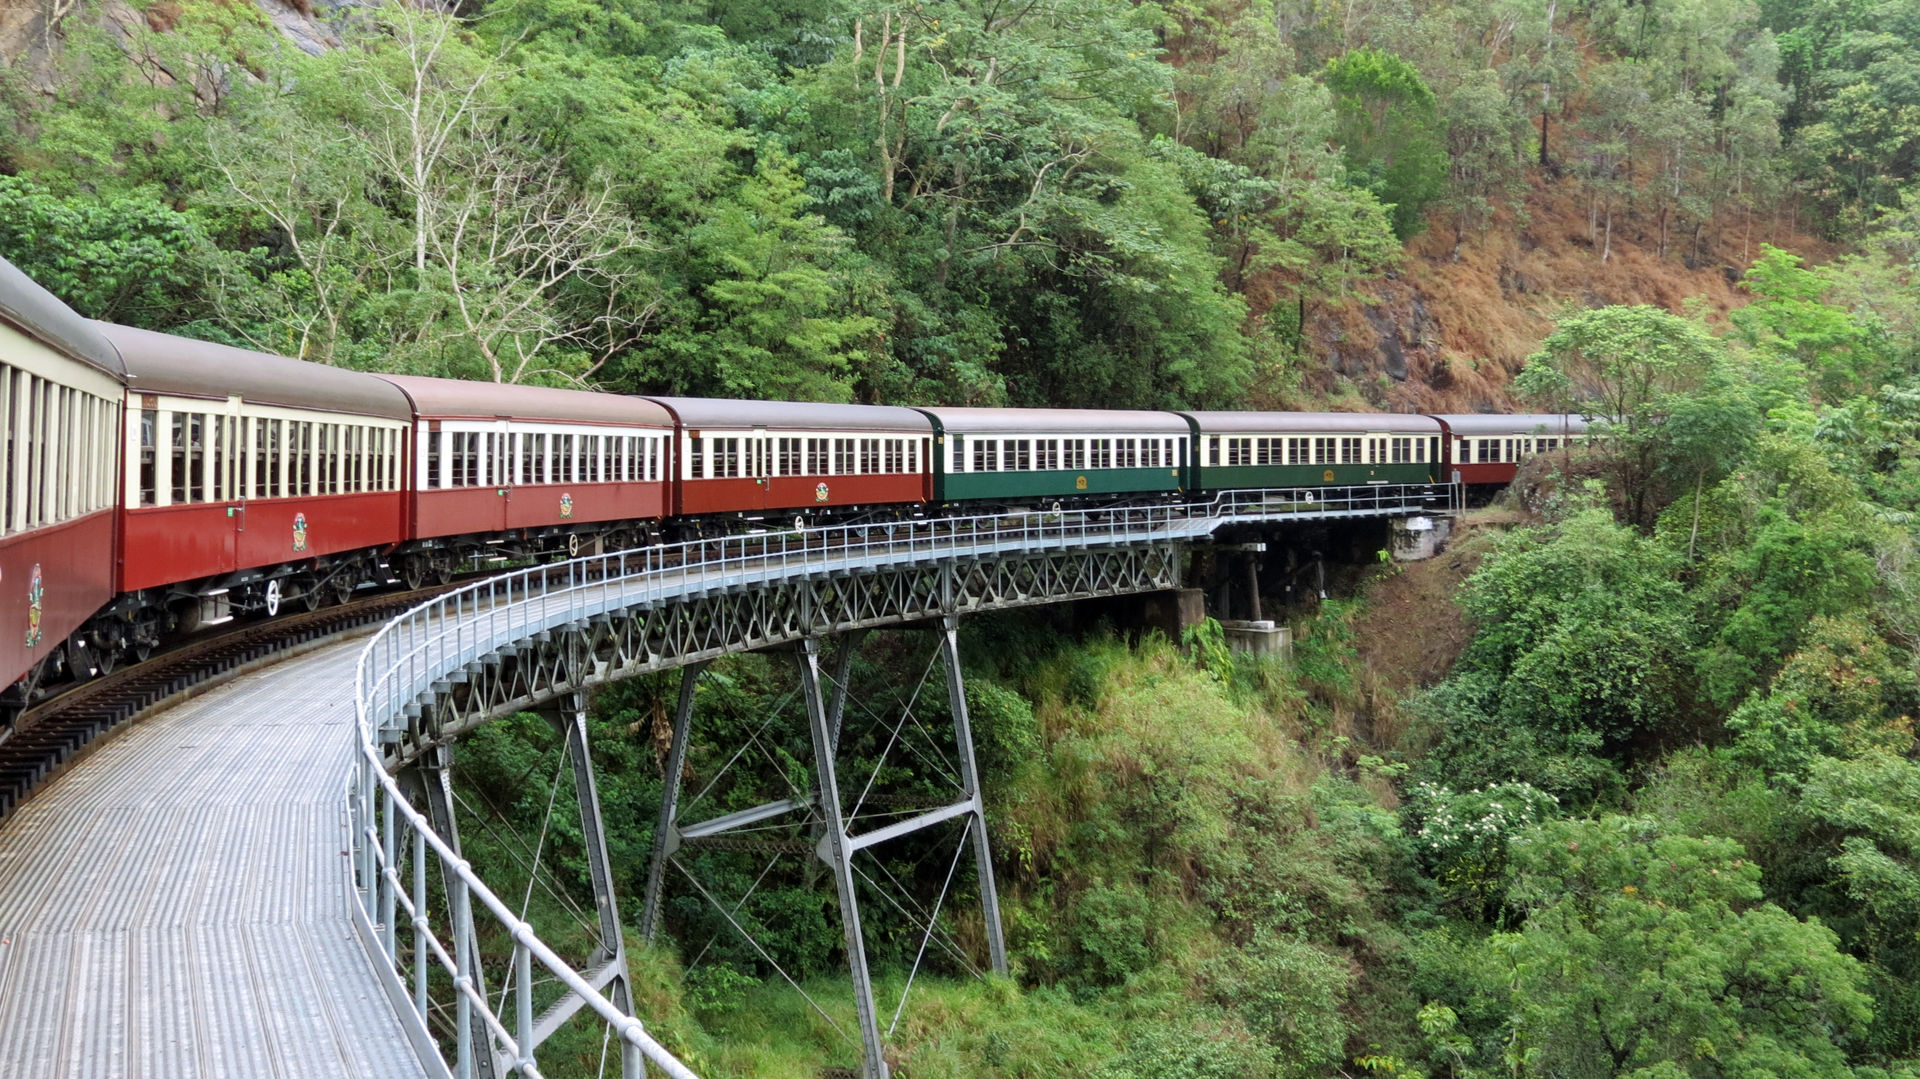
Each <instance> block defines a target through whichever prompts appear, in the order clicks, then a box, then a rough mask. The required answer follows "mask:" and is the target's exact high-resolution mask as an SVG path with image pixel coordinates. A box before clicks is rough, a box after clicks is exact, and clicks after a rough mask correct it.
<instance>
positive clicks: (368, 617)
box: [0, 582, 465, 820]
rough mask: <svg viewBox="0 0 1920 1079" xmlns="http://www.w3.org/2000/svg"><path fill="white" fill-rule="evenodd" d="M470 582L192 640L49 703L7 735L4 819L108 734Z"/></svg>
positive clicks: (0, 743)
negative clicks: (174, 702) (185, 698)
mask: <svg viewBox="0 0 1920 1079" xmlns="http://www.w3.org/2000/svg"><path fill="white" fill-rule="evenodd" d="M463 583H465V582H457V583H454V584H448V585H440V586H435V587H432V588H424V589H420V590H418V591H411V592H385V593H381V594H379V595H374V596H368V597H366V598H365V599H359V600H354V601H352V602H349V603H345V604H342V605H340V606H337V607H326V608H322V609H321V610H318V611H311V612H308V613H305V614H295V615H287V616H284V617H281V618H276V619H272V620H270V621H265V622H257V623H249V624H247V625H243V626H240V627H237V628H234V629H230V630H228V631H226V632H224V633H220V634H217V635H214V636H211V637H205V638H197V639H193V640H188V641H186V642H183V643H182V644H180V645H178V646H177V647H175V648H172V649H170V650H168V651H166V652H162V653H160V654H158V655H155V656H154V657H153V658H151V659H149V660H147V661H146V662H144V663H139V664H135V665H133V666H130V667H122V668H120V669H119V670H116V671H113V672H112V673H110V674H105V675H101V676H99V677H96V678H93V679H90V680H89V681H86V682H82V683H80V684H79V685H76V686H74V687H73V688H71V689H69V690H67V691H66V692H64V693H61V694H60V695H59V696H57V697H53V698H50V699H48V700H46V701H44V702H42V703H41V704H39V705H36V706H35V707H34V708H33V709H32V710H31V711H28V712H26V713H25V714H23V715H22V716H21V717H20V721H19V723H18V724H17V725H16V726H15V727H14V728H12V729H11V730H9V731H5V732H0V820H4V819H5V818H6V817H7V816H8V815H10V814H11V813H12V812H13V811H14V809H15V808H17V807H18V806H19V805H20V803H22V802H24V801H25V800H26V799H27V798H28V797H29V796H31V795H32V794H33V792H34V791H36V790H38V789H39V788H40V787H41V786H43V785H44V784H45V783H46V782H47V781H48V780H49V779H51V778H53V777H54V776H56V775H58V774H60V773H61V772H62V771H64V770H65V769H66V768H67V767H69V766H71V765H72V764H73V763H74V762H75V761H77V760H79V759H80V758H81V757H82V756H84V755H85V754H86V753H87V752H88V751H89V750H91V749H92V748H93V747H94V746H96V745H97V744H98V743H99V741H100V740H101V739H102V738H104V737H105V736H107V735H109V734H112V733H114V732H116V731H118V730H121V729H122V728H124V727H125V726H126V725H127V724H129V723H131V722H133V721H134V720H137V719H139V718H140V717H141V716H143V715H146V714H147V713H149V712H152V711H154V710H155V709H157V708H159V707H160V706H162V705H164V704H166V703H168V702H171V701H174V700H177V699H179V698H180V697H181V696H182V695H187V696H191V695H194V694H196V693H200V692H204V691H205V690H207V689H210V688H212V687H214V686H217V685H220V684H221V683H223V682H225V681H227V680H229V679H231V678H234V677H236V676H238V675H241V674H245V673H246V672H248V671H251V670H254V669H256V668H258V667H261V666H264V665H266V664H268V663H273V662H277V661H279V660H282V659H286V658H289V657H291V656H295V655H299V654H300V653H301V652H304V651H306V650H308V649H311V648H314V647H317V646H318V645H320V644H322V643H324V642H326V641H329V640H331V639H333V638H334V637H337V636H339V635H340V634H343V633H348V632H351V631H353V630H356V629H364V628H370V627H373V626H376V625H378V624H380V623H381V622H384V621H385V620H387V619H389V618H392V617H393V616H394V615H397V614H400V613H401V612H403V611H406V610H408V609H409V608H411V607H413V606H415V605H417V604H419V603H422V602H425V601H426V600H429V599H432V598H433V597H434V596H437V595H439V594H441V593H443V592H447V591H451V590H452V589H454V588H458V587H460V585H461V584H463Z"/></svg>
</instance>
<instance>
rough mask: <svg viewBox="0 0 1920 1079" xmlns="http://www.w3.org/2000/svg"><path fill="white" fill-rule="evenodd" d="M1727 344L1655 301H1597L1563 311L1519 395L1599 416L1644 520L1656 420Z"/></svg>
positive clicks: (1634, 512) (1632, 513)
mask: <svg viewBox="0 0 1920 1079" xmlns="http://www.w3.org/2000/svg"><path fill="white" fill-rule="evenodd" d="M1725 355H1726V347H1725V345H1724V344H1722V343H1721V342H1720V340H1719V339H1717V338H1715V337H1714V336H1713V335H1712V334H1710V333H1708V332H1707V331H1706V330H1705V329H1704V328H1702V327H1701V326H1700V325H1698V324H1697V323H1694V322H1691V321H1689V320H1687V319H1684V318H1681V317H1680V316H1678V315H1673V314H1669V313H1667V312H1665V311H1662V310H1660V309H1659V308H1656V307H1648V306H1644V305H1639V306H1633V307H1621V306H1615V307H1602V308H1597V309H1595V310H1592V311H1583V312H1581V313H1579V314H1576V315H1573V316H1570V317H1568V318H1564V319H1561V320H1560V322H1559V324H1558V325H1557V326H1555V327H1554V331H1553V333H1552V334H1550V335H1548V337H1547V339H1546V340H1545V341H1544V342H1542V343H1541V346H1540V351H1538V352H1536V353H1534V354H1533V355H1532V356H1529V357H1528V358H1527V365H1526V367H1525V368H1524V369H1523V370H1522V371H1521V372H1520V374H1519V376H1518V377H1516V378H1515V379H1514V388H1515V389H1516V390H1517V391H1519V392H1520V393H1521V394H1522V395H1524V396H1526V397H1528V398H1531V399H1532V400H1535V401H1538V402H1540V403H1542V404H1544V405H1546V406H1548V407H1549V408H1552V409H1554V410H1556V411H1560V410H1572V411H1579V412H1582V413H1584V414H1585V415H1587V416H1588V417H1589V418H1590V419H1595V420H1598V421H1599V422H1598V424H1597V425H1596V429H1595V431H1594V432H1593V436H1592V441H1595V442H1597V443H1598V444H1600V445H1601V446H1602V447H1604V449H1605V452H1606V453H1607V454H1608V456H1609V457H1610V458H1611V460H1612V462H1613V466H1614V473H1615V479H1616V482H1617V483H1618V484H1619V489H1620V493H1621V496H1622V497H1623V499H1624V500H1625V502H1626V505H1627V517H1628V519H1629V520H1631V521H1635V522H1642V523H1645V522H1649V521H1650V514H1649V510H1650V509H1651V505H1650V502H1649V497H1650V494H1651V492H1650V490H1649V483H1650V481H1651V480H1652V478H1653V476H1654V474H1655V471H1656V469H1657V468H1658V467H1659V465H1660V460H1661V450H1662V449H1663V439H1662V437H1661V431H1660V428H1661V424H1662V423H1663V422H1664V421H1665V419H1666V417H1667V416H1668V414H1669V413H1671V412H1672V410H1673V408H1674V405H1675V403H1676V400H1677V398H1678V396H1679V395H1681V394H1683V393H1686V392H1688V391H1691V390H1694V389H1696V388H1698V387H1699V386H1700V384H1701V383H1702V382H1703V381H1704V380H1705V379H1706V377H1707V376H1708V374H1709V372H1711V371H1712V370H1713V369H1714V367H1715V365H1716V364H1718V363H1720V362H1721V361H1723V360H1724V358H1725Z"/></svg>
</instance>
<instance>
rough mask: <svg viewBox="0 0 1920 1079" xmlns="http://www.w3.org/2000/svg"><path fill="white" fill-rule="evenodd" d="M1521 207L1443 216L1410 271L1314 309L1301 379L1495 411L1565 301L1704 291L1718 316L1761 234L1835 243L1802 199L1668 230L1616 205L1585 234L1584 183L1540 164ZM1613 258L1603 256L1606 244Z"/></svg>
mask: <svg viewBox="0 0 1920 1079" xmlns="http://www.w3.org/2000/svg"><path fill="white" fill-rule="evenodd" d="M1528 183H1529V186H1528V191H1527V196H1526V200H1525V212H1524V214H1522V215H1519V216H1517V217H1516V215H1514V214H1511V213H1503V214H1501V215H1499V216H1498V217H1496V218H1495V219H1494V221H1493V222H1492V223H1491V224H1490V225H1489V227H1488V228H1487V229H1486V230H1485V231H1484V232H1482V233H1479V234H1477V235H1475V234H1471V233H1470V234H1468V236H1467V237H1466V238H1465V239H1464V240H1463V241H1462V242H1460V243H1458V244H1457V245H1456V243H1455V234H1454V232H1453V230H1452V228H1451V227H1449V225H1448V224H1447V223H1445V221H1444V219H1443V218H1442V216H1441V215H1436V220H1435V224H1434V226H1433V227H1431V228H1429V229H1428V230H1427V231H1426V232H1424V233H1422V234H1420V235H1418V236H1416V237H1414V238H1413V239H1412V241H1410V242H1409V244H1408V245H1407V251H1406V261H1405V264H1404V266H1403V267H1402V268H1401V270H1400V271H1399V272H1397V273H1395V274H1392V275H1390V276H1388V277H1387V278H1386V279H1384V280H1381V281H1377V282H1373V283H1371V284H1369V285H1368V286H1367V287H1366V289H1365V290H1364V293H1365V294H1364V295H1363V297H1361V298H1359V299H1356V300H1353V301H1351V302H1348V303H1346V304H1344V305H1342V306H1339V307H1335V308H1329V309H1326V310H1323V311H1320V312H1317V313H1310V314H1309V317H1308V326H1309V329H1308V335H1307V337H1308V348H1309V349H1310V351H1311V352H1312V357H1311V359H1309V360H1308V361H1307V362H1306V364H1305V367H1306V370H1305V371H1304V373H1303V377H1302V384H1303V386H1302V388H1303V389H1305V390H1306V391H1307V392H1308V393H1309V394H1311V395H1315V396H1334V397H1339V396H1345V395H1349V394H1355V393H1357V395H1358V396H1359V397H1361V398H1362V399H1364V400H1365V401H1367V402H1368V403H1369V404H1371V405H1372V406H1374V407H1377V408H1383V409H1387V410H1390V411H1402V412H1405V411H1429V410H1431V411H1443V412H1477V411H1494V410H1499V409H1504V408H1508V407H1510V406H1512V405H1513V404H1514V402H1513V401H1512V399H1511V398H1510V397H1509V396H1508V394H1507V390H1506V387H1507V383H1508V382H1509V381H1510V380H1511V379H1512V377H1513V374H1514V372H1516V371H1518V370H1519V369H1520V367H1521V365H1522V364H1523V363H1524V362H1525V361H1526V358H1527V356H1528V355H1529V354H1530V353H1532V352H1533V351H1534V349H1535V348H1536V347H1537V346H1538V345H1539V343H1540V341H1541V339H1542V338H1544V337H1545V336H1546V335H1547V334H1548V333H1549V332H1550V331H1551V330H1552V328H1553V322H1554V320H1555V319H1556V318H1557V317H1559V316H1560V315H1561V313H1562V312H1564V311H1566V310H1567V309H1569V308H1575V309H1584V308H1589V307H1599V306H1603V305H1606V304H1642V303H1643V304H1652V305H1654V306H1657V307H1662V308H1665V309H1667V310H1669V311H1674V312H1679V311H1681V310H1682V308H1683V306H1684V305H1685V304H1686V302H1687V301H1688V300H1690V299H1693V298H1696V297H1698V298H1699V299H1701V300H1703V301H1704V302H1705V304H1706V307H1707V309H1708V310H1709V311H1711V312H1713V313H1714V314H1715V315H1721V316H1723V315H1724V314H1725V313H1726V312H1727V311H1729V310H1732V309H1733V308H1736V307H1739V306H1741V305H1742V304H1744V303H1746V302H1747V299H1748V294H1747V292H1746V291H1745V290H1744V289H1742V288H1741V287H1740V277H1741V274H1742V273H1743V271H1744V270H1745V268H1746V267H1747V266H1749V265H1751V263H1752V262H1753V259H1754V257H1755V256H1756V255H1757V254H1758V253H1759V249H1760V245H1761V244H1762V243H1770V244H1773V245H1774V246H1776V247H1781V248H1785V249H1787V250H1789V251H1793V252H1795V253H1797V254H1800V255H1802V256H1804V257H1805V258H1807V259H1808V260H1809V261H1811V262H1819V261H1825V260H1826V259H1828V258H1831V257H1833V255H1834V254H1835V253H1836V252H1835V249H1834V248H1833V246H1832V245H1830V244H1826V243H1823V242H1821V241H1819V240H1818V239H1816V238H1814V237H1813V236H1811V235H1809V234H1808V233H1806V232H1804V231H1802V230H1801V229H1799V228H1798V227H1796V225H1797V222H1796V221H1795V220H1794V219H1793V218H1794V209H1793V207H1791V206H1787V207H1783V208H1781V210H1780V211H1779V212H1778V213H1776V214H1775V215H1773V216H1772V217H1763V216H1758V215H1755V216H1753V217H1752V218H1748V217H1746V216H1744V215H1742V216H1734V217H1731V218H1730V219H1723V220H1717V221H1715V222H1714V223H1713V224H1712V225H1710V226H1708V227H1705V228H1702V229H1701V230H1700V234H1699V236H1698V238H1697V240H1696V238H1695V237H1693V236H1686V237H1677V238H1670V240H1669V250H1668V252H1667V254H1666V255H1665V256H1664V257H1662V256H1661V255H1660V253H1659V249H1658V244H1659V236H1658V234H1657V231H1656V229H1655V228H1654V226H1653V223H1652V222H1651V221H1648V220H1642V219H1640V218H1638V217H1635V216H1633V215H1622V214H1616V215H1615V217H1614V222H1613V233H1612V236H1611V243H1610V244H1608V242H1607V237H1605V236H1604V234H1603V235H1599V236H1596V235H1595V234H1594V233H1592V232H1590V231H1589V226H1588V213H1587V209H1588V208H1587V203H1586V198H1585V196H1584V194H1583V192H1582V191H1581V190H1580V189H1579V187H1578V186H1577V185H1576V184H1574V183H1573V182H1572V181H1570V180H1556V179H1554V178H1552V177H1549V176H1547V175H1545V174H1543V173H1542V172H1541V171H1540V170H1537V169H1536V170H1533V171H1532V174H1531V175H1530V176H1529V179H1528ZM1603 247H1604V248H1607V250H1606V255H1607V257H1606V258H1605V259H1604V260H1602V258H1601V252H1602V249H1603Z"/></svg>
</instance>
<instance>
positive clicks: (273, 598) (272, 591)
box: [260, 577, 286, 618]
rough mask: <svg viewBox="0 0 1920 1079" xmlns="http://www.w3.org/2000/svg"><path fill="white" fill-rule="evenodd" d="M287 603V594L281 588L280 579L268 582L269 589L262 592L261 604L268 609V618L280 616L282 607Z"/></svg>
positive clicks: (276, 578)
mask: <svg viewBox="0 0 1920 1079" xmlns="http://www.w3.org/2000/svg"><path fill="white" fill-rule="evenodd" d="M285 601H286V594H285V592H284V591H283V590H282V589H281V587H280V578H278V577H275V578H274V579H273V580H271V581H268V582H267V587H266V588H264V589H262V590H261V592H260V604H261V606H263V607H265V608H266V610H267V617H268V618H272V617H274V616H275V615H277V614H279V613H280V605H281V604H282V603H283V602H285Z"/></svg>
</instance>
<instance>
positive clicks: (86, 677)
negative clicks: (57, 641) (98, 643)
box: [66, 632, 99, 685]
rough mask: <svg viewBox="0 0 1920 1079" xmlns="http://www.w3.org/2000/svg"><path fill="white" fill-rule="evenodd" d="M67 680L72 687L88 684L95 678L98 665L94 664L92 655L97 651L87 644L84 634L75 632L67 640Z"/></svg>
mask: <svg viewBox="0 0 1920 1079" xmlns="http://www.w3.org/2000/svg"><path fill="white" fill-rule="evenodd" d="M66 650H67V680H68V681H70V682H72V683H73V684H74V685H79V684H80V683H82V682H90V681H92V680H93V679H94V677H95V676H96V671H97V669H98V666H99V665H98V664H97V663H95V662H94V653H95V652H97V651H98V649H96V648H94V647H92V646H91V645H89V644H88V643H87V635H86V633H85V632H77V633H75V634H74V635H73V636H71V637H68V638H67V644H66Z"/></svg>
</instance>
